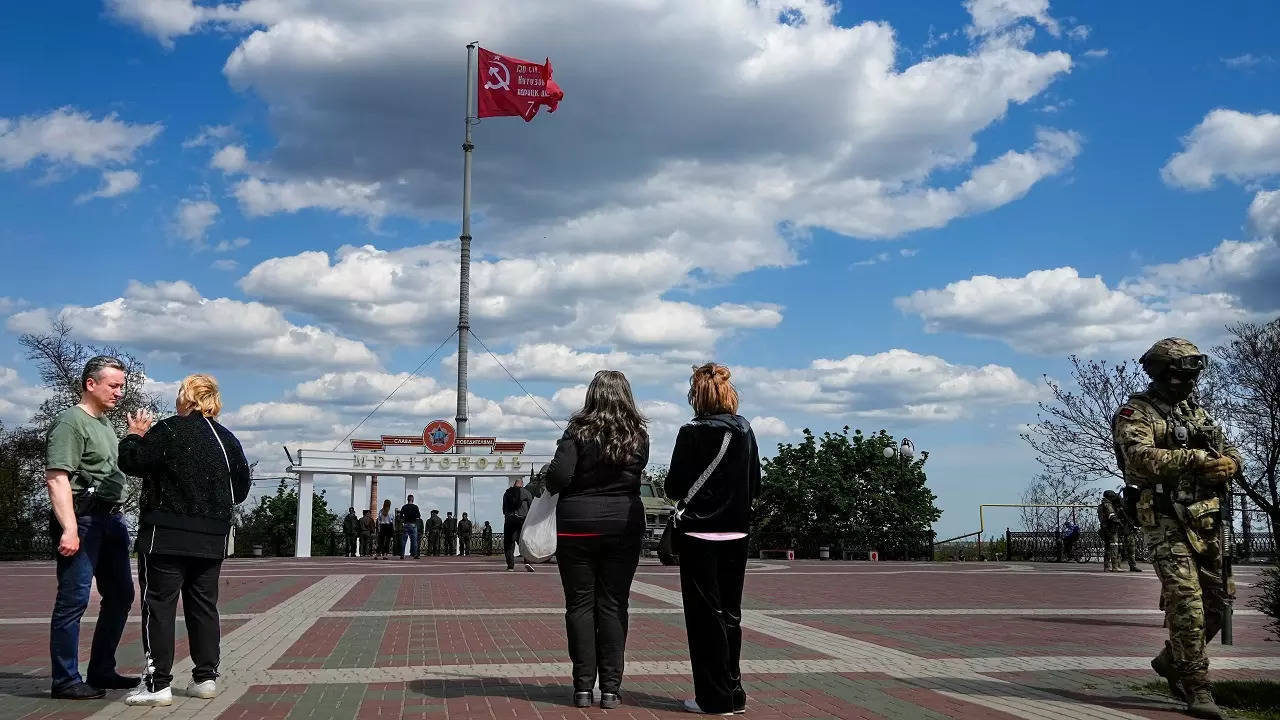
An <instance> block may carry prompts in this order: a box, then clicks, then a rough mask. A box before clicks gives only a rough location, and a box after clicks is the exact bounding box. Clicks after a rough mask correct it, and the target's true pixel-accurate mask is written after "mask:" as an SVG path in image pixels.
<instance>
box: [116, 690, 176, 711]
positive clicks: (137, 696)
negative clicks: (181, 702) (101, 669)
mask: <svg viewBox="0 0 1280 720" xmlns="http://www.w3.org/2000/svg"><path fill="white" fill-rule="evenodd" d="M124 704H125V705H143V706H146V707H162V706H165V705H172V704H173V688H165V689H163V690H156V691H155V692H151V691H150V690H148V689H146V688H145V687H141V688H138V689H137V690H134V691H133V692H131V693H129V694H128V695H126V696H125V698H124Z"/></svg>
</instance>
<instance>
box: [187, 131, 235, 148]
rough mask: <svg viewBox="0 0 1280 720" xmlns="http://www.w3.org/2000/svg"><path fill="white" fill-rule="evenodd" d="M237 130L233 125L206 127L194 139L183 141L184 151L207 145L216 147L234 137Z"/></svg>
mask: <svg viewBox="0 0 1280 720" xmlns="http://www.w3.org/2000/svg"><path fill="white" fill-rule="evenodd" d="M235 134H236V129H235V128H234V127H232V126H231V125H205V126H204V127H202V128H200V132H198V133H196V135H195V136H194V137H190V138H187V139H186V140H183V141H182V147H183V149H186V150H189V149H191V148H196V147H204V146H206V145H214V144H217V143H219V142H221V141H224V140H227V139H229V138H232V137H234V136H235Z"/></svg>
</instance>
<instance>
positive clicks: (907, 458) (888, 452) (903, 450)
mask: <svg viewBox="0 0 1280 720" xmlns="http://www.w3.org/2000/svg"><path fill="white" fill-rule="evenodd" d="M895 455H896V456H897V457H898V460H899V461H900V462H899V463H898V469H899V471H901V470H902V468H903V466H904V465H906V464H907V463H909V462H911V460H912V459H913V458H914V457H915V456H916V446H915V443H913V442H911V440H909V439H908V438H905V437H904V438H902V444H901V445H899V446H898V447H894V446H892V445H886V446H885V448H884V457H885V459H886V460H892V459H893V458H894V456H895ZM904 519H905V518H904ZM902 557H903V558H904V559H907V560H909V559H910V557H909V555H908V553H907V535H906V529H905V528H904V529H903V534H902Z"/></svg>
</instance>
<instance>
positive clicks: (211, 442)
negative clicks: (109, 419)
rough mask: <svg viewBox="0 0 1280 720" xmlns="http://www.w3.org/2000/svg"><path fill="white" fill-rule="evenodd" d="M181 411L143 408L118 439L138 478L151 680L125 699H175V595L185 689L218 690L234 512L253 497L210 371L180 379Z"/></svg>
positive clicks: (145, 644)
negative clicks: (184, 652)
mask: <svg viewBox="0 0 1280 720" xmlns="http://www.w3.org/2000/svg"><path fill="white" fill-rule="evenodd" d="M176 409H177V414H176V415H172V416H170V417H167V418H165V419H164V420H161V421H160V422H158V423H156V424H155V425H154V426H152V425H151V413H149V412H147V411H145V410H143V411H139V412H138V413H137V414H136V415H134V416H131V417H130V418H129V434H128V435H126V436H125V437H124V439H123V440H121V441H120V469H121V470H124V471H125V472H127V473H129V474H130V475H133V476H135V477H140V478H142V492H141V494H140V496H139V500H138V540H137V543H136V545H135V547H136V549H137V551H138V584H139V586H140V588H141V591H142V603H141V604H142V650H143V653H144V654H145V656H146V658H147V669H146V673H145V674H144V675H143V677H142V679H143V683H144V685H145V687H142V688H138V690H136V691H135V692H133V693H132V694H130V695H129V696H128V697H126V698H125V699H124V701H125V704H126V705H145V706H158V705H160V706H162V705H169V704H171V703H172V702H173V690H172V689H171V688H170V687H169V684H170V683H171V682H173V675H172V671H173V654H174V649H173V647H174V624H175V620H176V618H175V614H176V612H177V608H178V595H179V594H181V595H182V613H183V617H184V618H185V619H186V631H187V638H188V642H189V645H190V648H191V650H190V652H191V660H192V662H193V664H194V666H195V667H193V668H192V670H191V683H190V684H189V685H187V696H188V697H196V698H203V699H210V698H212V697H214V696H215V695H216V694H217V692H218V687H217V677H218V660H219V656H220V648H219V644H220V638H221V629H220V628H219V626H218V578H219V574H220V572H221V570H222V559H223V558H224V557H225V556H226V550H227V536H228V534H229V533H230V531H231V519H232V514H233V512H234V510H235V506H236V505H238V504H240V503H242V502H244V499H245V498H246V497H248V495H249V486H250V479H249V476H250V470H249V462H248V461H247V460H246V459H245V456H244V450H242V449H241V447H240V441H239V440H237V439H236V436H235V435H232V434H231V431H230V430H228V429H226V428H225V427H223V426H222V425H220V424H219V423H218V422H217V420H216V418H217V417H218V415H219V413H221V412H222V398H221V397H220V396H219V393H218V384H217V382H216V381H215V380H214V379H213V377H212V376H209V375H188V376H187V377H186V378H185V379H183V381H182V384H181V385H179V386H178V400H177V403H176Z"/></svg>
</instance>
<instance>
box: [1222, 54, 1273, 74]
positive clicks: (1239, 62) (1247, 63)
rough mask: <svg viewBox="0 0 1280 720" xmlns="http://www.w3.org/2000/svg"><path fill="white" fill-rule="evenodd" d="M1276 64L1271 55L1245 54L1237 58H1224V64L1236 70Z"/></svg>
mask: <svg viewBox="0 0 1280 720" xmlns="http://www.w3.org/2000/svg"><path fill="white" fill-rule="evenodd" d="M1274 62H1275V58H1273V57H1271V56H1270V55H1255V54H1253V53H1244V54H1243V55H1236V56H1235V57H1224V58H1222V64H1223V65H1226V66H1227V67H1229V68H1234V69H1236V70H1242V69H1248V68H1254V67H1257V66H1259V65H1270V64H1271V63H1274Z"/></svg>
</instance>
